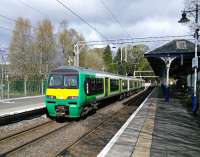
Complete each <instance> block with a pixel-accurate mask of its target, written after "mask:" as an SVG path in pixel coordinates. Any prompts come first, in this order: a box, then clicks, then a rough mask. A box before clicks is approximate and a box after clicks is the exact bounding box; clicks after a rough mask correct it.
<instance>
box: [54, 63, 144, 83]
mask: <svg viewBox="0 0 200 157" xmlns="http://www.w3.org/2000/svg"><path fill="white" fill-rule="evenodd" d="M62 70H63V71H64V70H72V71H76V72H85V73H90V74H91V73H95V74H97V75H99V76H100V75H101V76H112V77H120V78H127V79H134V80H142V79H137V78H134V77H131V76H123V75H117V74H113V73H109V72H104V71H98V70H95V69H91V68H85V67H77V66H60V67H58V68H56V69H54V70H52V72H59V71H62Z"/></svg>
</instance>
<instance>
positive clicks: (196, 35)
mask: <svg viewBox="0 0 200 157" xmlns="http://www.w3.org/2000/svg"><path fill="white" fill-rule="evenodd" d="M191 12H195V24H196V28H195V33H194V38H195V55H194V58H193V59H192V68H194V93H193V95H192V112H193V113H196V111H197V110H198V102H197V69H198V56H197V46H198V38H199V33H198V32H199V28H198V26H197V25H198V12H199V6H198V4H196V7H195V9H194V10H185V11H183V13H182V17H181V19H180V20H179V21H178V22H179V23H187V22H189V21H190V19H188V18H187V14H186V13H191Z"/></svg>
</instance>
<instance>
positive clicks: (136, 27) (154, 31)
mask: <svg viewBox="0 0 200 157" xmlns="http://www.w3.org/2000/svg"><path fill="white" fill-rule="evenodd" d="M21 1H24V2H26V3H28V4H29V5H31V6H32V7H34V8H37V9H38V10H40V11H42V12H43V13H44V14H46V15H47V16H48V18H50V19H51V20H52V21H53V23H54V25H55V28H57V27H58V25H59V22H60V21H62V20H63V19H66V20H67V21H68V24H69V27H73V28H75V29H77V30H78V31H79V32H81V33H82V34H83V35H84V36H85V38H86V40H101V37H100V35H99V34H98V33H96V32H95V31H94V30H92V29H91V28H89V27H88V26H87V25H86V24H84V23H83V22H82V21H81V20H80V19H78V18H77V17H76V16H74V15H72V14H71V13H70V12H69V11H67V10H65V9H64V8H63V7H62V6H61V5H60V4H58V3H57V2H56V1H55V0H42V1H41V0H21ZM62 1H63V2H64V3H65V4H66V5H67V6H69V7H70V8H71V9H72V10H74V11H75V12H76V13H78V14H79V15H80V16H81V17H83V18H84V19H85V20H87V21H88V22H89V23H90V24H92V25H93V26H94V27H95V28H96V29H98V31H100V32H101V33H102V34H104V35H105V36H107V37H108V38H112V39H113V38H127V37H128V36H127V33H125V32H124V30H123V29H121V27H120V26H119V25H118V24H117V23H116V22H115V21H114V20H113V19H112V18H111V15H110V14H109V13H108V12H107V10H106V9H105V8H104V7H103V5H102V4H101V3H100V0H62ZM103 1H104V2H105V3H106V5H107V6H108V7H109V8H110V10H111V11H112V12H113V14H114V15H115V16H116V18H117V19H118V20H119V21H121V23H122V25H123V27H124V28H125V29H126V30H127V31H128V32H129V33H130V34H131V35H132V36H133V37H145V36H164V35H183V34H187V33H189V29H188V27H186V26H183V25H180V24H178V23H177V21H178V20H179V18H180V14H181V10H182V9H183V8H184V0H176V1H175V0H151V1H147V0H126V1H119V0H109V1H106V0H103ZM0 14H3V15H6V16H8V17H11V18H17V17H19V16H22V17H26V18H29V19H30V20H31V22H32V23H33V25H36V24H37V22H38V21H40V20H41V19H43V18H45V15H43V14H41V13H38V12H36V11H34V10H32V9H30V8H28V7H27V6H25V5H23V4H22V3H21V2H20V0H12V1H8V0H1V5H0ZM0 21H1V24H0V26H6V27H10V28H13V26H14V23H12V22H9V21H7V20H3V18H1V17H0ZM4 31H5V30H2V29H0V38H1V39H0V41H4V43H6V42H7V45H8V43H9V38H10V33H3V32H4Z"/></svg>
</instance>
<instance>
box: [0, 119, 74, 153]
mask: <svg viewBox="0 0 200 157" xmlns="http://www.w3.org/2000/svg"><path fill="white" fill-rule="evenodd" d="M71 123H72V122H66V123H62V124H59V123H57V122H55V121H52V120H50V121H48V122H45V123H42V124H40V125H37V126H34V127H32V128H29V129H26V130H23V131H21V132H18V133H16V134H13V135H9V136H7V137H4V138H2V139H1V140H0V156H7V155H8V156H9V155H11V154H13V153H14V152H15V151H18V150H20V149H22V148H23V147H27V146H29V145H30V144H32V143H34V142H37V141H38V140H40V139H42V138H44V137H46V136H48V135H50V134H52V133H54V132H57V131H58V130H59V129H62V128H65V127H67V126H69V125H70V124H71Z"/></svg>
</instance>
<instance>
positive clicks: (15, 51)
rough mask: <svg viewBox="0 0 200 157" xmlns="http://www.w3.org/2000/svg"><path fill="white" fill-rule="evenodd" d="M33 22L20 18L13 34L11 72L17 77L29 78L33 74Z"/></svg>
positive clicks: (10, 55)
mask: <svg viewBox="0 0 200 157" xmlns="http://www.w3.org/2000/svg"><path fill="white" fill-rule="evenodd" d="M31 32H32V31H31V22H30V21H29V20H28V19H23V18H21V17H19V18H18V19H17V20H16V23H15V28H14V30H13V32H12V39H11V43H10V47H9V56H8V57H9V63H10V71H11V73H14V74H15V75H16V74H17V75H20V76H22V77H25V76H26V77H28V76H29V75H30V74H31V68H32V63H31V59H30V58H31V57H30V56H31V55H32V40H33V38H32V33H31Z"/></svg>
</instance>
